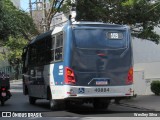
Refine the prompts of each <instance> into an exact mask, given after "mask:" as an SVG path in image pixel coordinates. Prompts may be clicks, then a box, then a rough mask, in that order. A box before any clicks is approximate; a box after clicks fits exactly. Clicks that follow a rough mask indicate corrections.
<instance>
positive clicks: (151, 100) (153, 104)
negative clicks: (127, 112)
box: [120, 94, 160, 111]
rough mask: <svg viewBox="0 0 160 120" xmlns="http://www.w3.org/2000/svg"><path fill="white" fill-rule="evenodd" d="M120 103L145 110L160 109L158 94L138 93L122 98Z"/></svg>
mask: <svg viewBox="0 0 160 120" xmlns="http://www.w3.org/2000/svg"><path fill="white" fill-rule="evenodd" d="M120 103H121V104H122V105H129V106H133V107H137V108H142V109H146V110H151V111H160V96H156V95H154V94H150V95H139V96H137V97H136V98H131V99H127V100H122V101H121V102H120Z"/></svg>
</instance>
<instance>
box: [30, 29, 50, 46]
mask: <svg viewBox="0 0 160 120" xmlns="http://www.w3.org/2000/svg"><path fill="white" fill-rule="evenodd" d="M51 33H52V30H50V31H47V32H45V33H42V34H40V35H38V36H36V37H35V38H34V39H33V40H32V41H31V42H30V43H29V44H33V43H35V42H37V41H39V40H41V39H43V38H45V37H47V36H48V37H49V36H51Z"/></svg>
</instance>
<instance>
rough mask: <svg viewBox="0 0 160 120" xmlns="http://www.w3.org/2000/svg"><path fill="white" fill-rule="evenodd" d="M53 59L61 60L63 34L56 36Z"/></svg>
mask: <svg viewBox="0 0 160 120" xmlns="http://www.w3.org/2000/svg"><path fill="white" fill-rule="evenodd" d="M55 47H56V48H55V61H61V60H62V56H63V34H62V33H60V34H58V35H57V36H56V46H55Z"/></svg>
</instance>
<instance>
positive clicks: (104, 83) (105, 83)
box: [96, 81, 108, 85]
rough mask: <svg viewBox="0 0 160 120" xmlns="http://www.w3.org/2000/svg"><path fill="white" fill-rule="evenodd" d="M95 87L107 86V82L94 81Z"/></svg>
mask: <svg viewBox="0 0 160 120" xmlns="http://www.w3.org/2000/svg"><path fill="white" fill-rule="evenodd" d="M96 85H108V81H96Z"/></svg>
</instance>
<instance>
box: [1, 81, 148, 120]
mask: <svg viewBox="0 0 160 120" xmlns="http://www.w3.org/2000/svg"><path fill="white" fill-rule="evenodd" d="M11 93H12V97H11V99H9V100H8V101H6V103H5V106H0V111H1V112H4V111H12V112H17V113H25V112H27V113H28V112H29V113H40V114H41V115H42V116H43V117H52V118H53V117H58V118H59V119H60V117H72V118H79V117H80V118H82V117H133V116H134V113H135V112H138V111H140V112H145V111H147V110H146V109H142V108H135V107H132V106H127V105H121V104H120V105H116V104H114V103H111V105H110V106H109V108H108V110H99V111H98V110H94V109H93V107H92V105H90V104H85V105H82V106H80V105H75V106H73V107H72V109H68V110H61V111H51V110H50V109H49V101H47V100H37V101H36V104H35V105H30V104H29V102H28V96H24V95H23V94H22V83H21V82H17V83H12V84H11ZM37 119H40V118H39V117H38V118H37Z"/></svg>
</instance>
